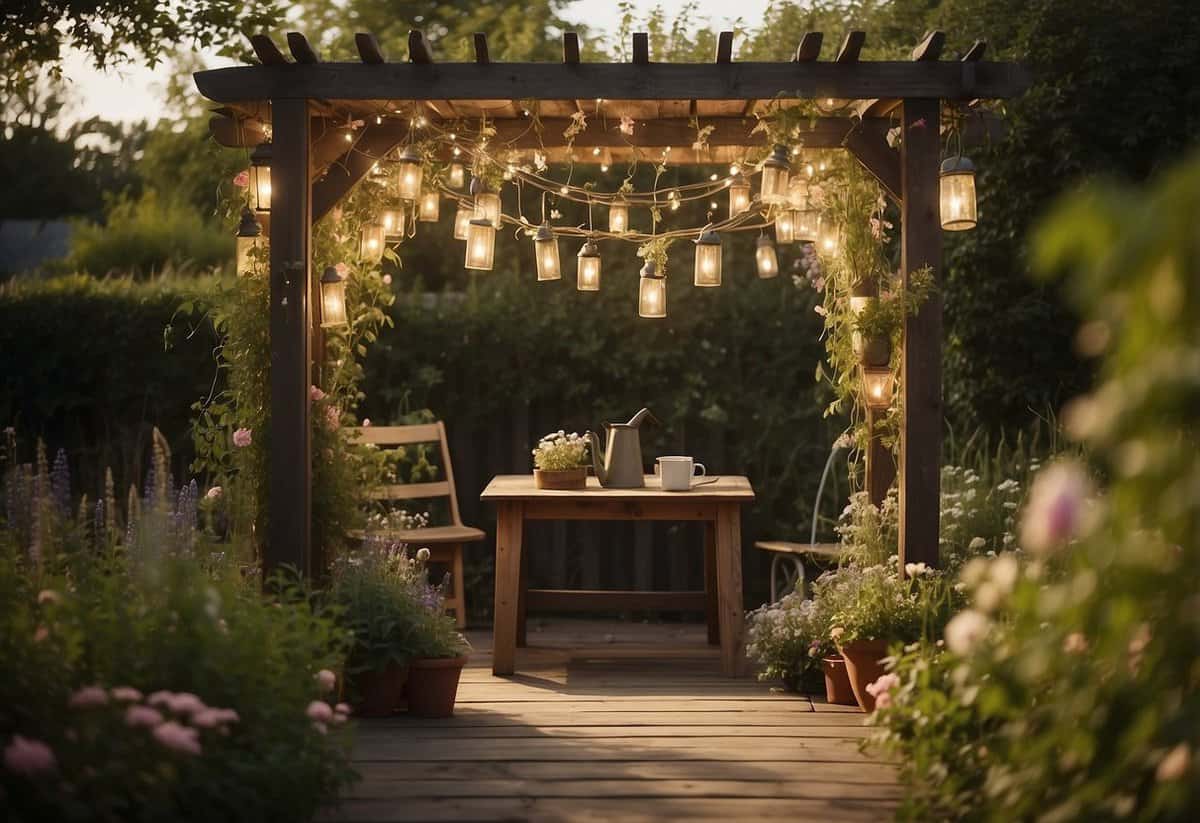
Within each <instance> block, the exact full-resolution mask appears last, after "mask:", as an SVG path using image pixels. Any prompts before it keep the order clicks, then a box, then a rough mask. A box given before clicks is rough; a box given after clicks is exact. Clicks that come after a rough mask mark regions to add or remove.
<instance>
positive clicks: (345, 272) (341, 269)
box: [333, 263, 350, 277]
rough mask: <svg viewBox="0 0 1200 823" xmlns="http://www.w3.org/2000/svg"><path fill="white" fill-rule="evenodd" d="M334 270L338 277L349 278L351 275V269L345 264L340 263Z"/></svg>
mask: <svg viewBox="0 0 1200 823" xmlns="http://www.w3.org/2000/svg"><path fill="white" fill-rule="evenodd" d="M333 270H334V271H336V272H337V273H338V277H348V276H349V275H350V267H349V266H347V265H346V264H345V263H338V264H337V265H336V266H334V267H333Z"/></svg>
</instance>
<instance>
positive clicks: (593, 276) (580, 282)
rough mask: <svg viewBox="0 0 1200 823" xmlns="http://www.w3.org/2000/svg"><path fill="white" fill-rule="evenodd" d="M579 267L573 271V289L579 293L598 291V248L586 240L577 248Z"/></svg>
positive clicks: (592, 242)
mask: <svg viewBox="0 0 1200 823" xmlns="http://www.w3.org/2000/svg"><path fill="white" fill-rule="evenodd" d="M577 257H578V260H579V266H578V268H577V269H576V271H575V288H577V289H578V290H579V291H599V290H600V247H599V246H597V245H596V244H595V242H594V241H592V240H588V241H587V242H586V243H584V244H583V245H582V246H581V247H580V248H579V254H578V255H577Z"/></svg>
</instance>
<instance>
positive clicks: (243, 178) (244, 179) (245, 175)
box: [233, 169, 250, 189]
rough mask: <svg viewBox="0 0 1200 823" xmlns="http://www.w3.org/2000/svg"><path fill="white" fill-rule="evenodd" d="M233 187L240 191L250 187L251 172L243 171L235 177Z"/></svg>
mask: <svg viewBox="0 0 1200 823" xmlns="http://www.w3.org/2000/svg"><path fill="white" fill-rule="evenodd" d="M233 185H235V186H237V187H238V188H239V189H244V188H246V187H247V186H249V185H250V172H249V171H248V170H247V169H242V170H241V171H239V172H238V173H237V174H235V175H234V176H233Z"/></svg>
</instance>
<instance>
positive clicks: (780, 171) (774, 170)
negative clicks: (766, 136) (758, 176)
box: [761, 146, 792, 203]
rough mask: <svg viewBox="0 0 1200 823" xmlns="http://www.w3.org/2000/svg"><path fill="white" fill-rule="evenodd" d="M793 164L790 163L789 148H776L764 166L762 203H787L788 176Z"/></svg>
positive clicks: (764, 162)
mask: <svg viewBox="0 0 1200 823" xmlns="http://www.w3.org/2000/svg"><path fill="white" fill-rule="evenodd" d="M791 170H792V164H791V163H790V162H789V161H788V150H787V146H776V147H775V150H774V151H773V152H771V156H770V157H768V158H767V159H766V160H764V161H763V165H762V195H761V196H762V201H763V202H764V203H786V202H787V199H788V175H789V174H790V173H791Z"/></svg>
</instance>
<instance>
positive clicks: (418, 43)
mask: <svg viewBox="0 0 1200 823" xmlns="http://www.w3.org/2000/svg"><path fill="white" fill-rule="evenodd" d="M408 59H409V62H412V63H418V64H421V65H428V64H430V63H432V62H433V47H432V46H430V45H429V40H428V39H426V37H425V32H423V31H421V30H420V29H413V30H412V31H410V32H409V33H408Z"/></svg>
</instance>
